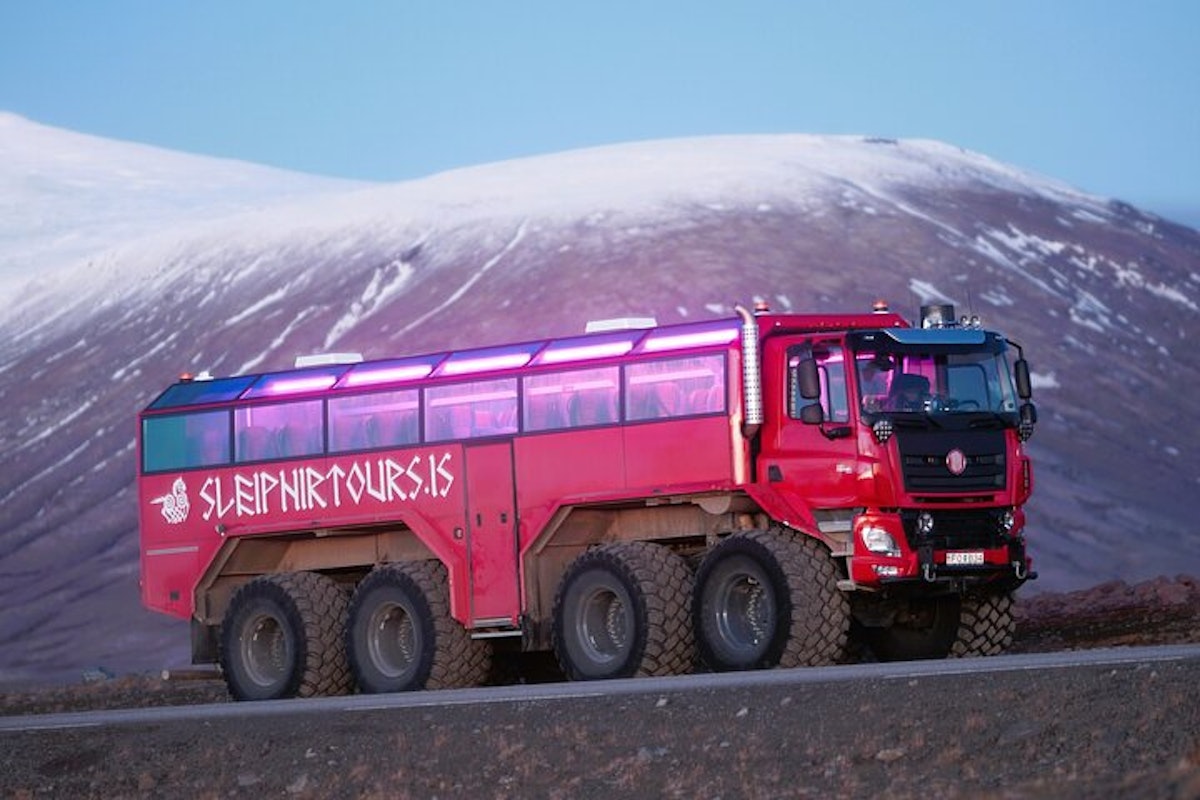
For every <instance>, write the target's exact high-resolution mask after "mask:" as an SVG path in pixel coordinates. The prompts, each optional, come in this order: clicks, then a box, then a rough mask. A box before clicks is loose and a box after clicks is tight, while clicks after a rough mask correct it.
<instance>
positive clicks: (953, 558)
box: [946, 550, 983, 567]
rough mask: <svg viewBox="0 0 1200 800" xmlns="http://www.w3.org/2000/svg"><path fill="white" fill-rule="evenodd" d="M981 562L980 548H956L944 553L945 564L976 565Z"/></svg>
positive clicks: (950, 565)
mask: <svg viewBox="0 0 1200 800" xmlns="http://www.w3.org/2000/svg"><path fill="white" fill-rule="evenodd" d="M982 563H983V551H982V550H956V551H953V552H950V553H946V566H948V567H954V566H959V567H962V566H977V565H979V564H982Z"/></svg>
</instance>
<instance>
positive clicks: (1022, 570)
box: [1012, 561, 1029, 581]
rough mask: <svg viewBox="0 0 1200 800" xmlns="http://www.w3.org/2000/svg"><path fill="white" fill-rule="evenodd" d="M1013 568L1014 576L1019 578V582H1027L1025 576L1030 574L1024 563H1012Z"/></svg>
mask: <svg viewBox="0 0 1200 800" xmlns="http://www.w3.org/2000/svg"><path fill="white" fill-rule="evenodd" d="M1012 568H1013V574H1014V575H1016V576H1017V580H1019V581H1023V580H1025V576H1026V575H1028V574H1029V573H1028V572H1027V570H1026V567H1025V562H1024V561H1014V562H1012Z"/></svg>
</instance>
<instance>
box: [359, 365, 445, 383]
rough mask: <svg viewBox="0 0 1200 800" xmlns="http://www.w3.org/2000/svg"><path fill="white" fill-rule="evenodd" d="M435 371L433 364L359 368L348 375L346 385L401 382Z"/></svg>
mask: <svg viewBox="0 0 1200 800" xmlns="http://www.w3.org/2000/svg"><path fill="white" fill-rule="evenodd" d="M431 372H433V365H432V364H410V365H408V366H406V367H378V368H376V369H357V370H355V371H354V372H351V373H350V374H349V375H347V376H346V380H345V384H344V385H346V386H376V385H378V384H381V383H400V382H402V381H415V380H419V379H421V378H424V377H425V376H427V375H428V374H429V373H431Z"/></svg>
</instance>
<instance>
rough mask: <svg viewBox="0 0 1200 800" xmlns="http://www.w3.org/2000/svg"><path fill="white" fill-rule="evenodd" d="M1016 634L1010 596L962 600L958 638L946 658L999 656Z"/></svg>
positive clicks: (989, 595) (1005, 593)
mask: <svg viewBox="0 0 1200 800" xmlns="http://www.w3.org/2000/svg"><path fill="white" fill-rule="evenodd" d="M1016 631H1017V621H1016V619H1015V618H1014V617H1013V596H1012V592H1001V593H999V594H995V593H992V594H969V595H967V596H966V597H964V598H963V599H962V606H961V610H960V611H959V621H958V635H957V637H956V638H955V640H954V643H953V644H952V645H951V647H950V656H951V657H952V658H970V657H973V656H997V655H1000V654H1001V653H1003V652H1004V651H1005V650H1007V649H1008V648H1009V647H1011V646H1012V642H1013V635H1014V634H1015V633H1016Z"/></svg>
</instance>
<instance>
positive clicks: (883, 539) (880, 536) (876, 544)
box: [861, 525, 900, 557]
mask: <svg viewBox="0 0 1200 800" xmlns="http://www.w3.org/2000/svg"><path fill="white" fill-rule="evenodd" d="M861 536H862V543H863V546H864V547H866V548H867V549H868V550H870V551H871V552H872V553H880V554H881V555H885V556H892V557H899V555H900V548H899V547H896V540H895V539H893V538H892V535H891V534H890V533H888V532H887V531H885V530H884V529H883V528H880V527H877V526H875V525H868V526H867V527H865V528H863V529H862V534H861Z"/></svg>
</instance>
